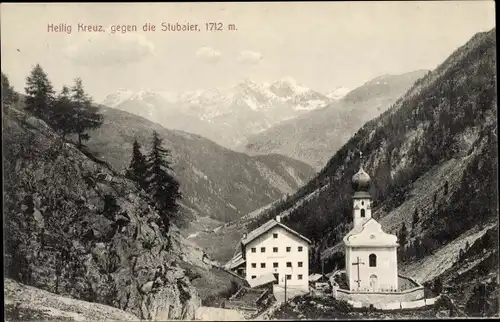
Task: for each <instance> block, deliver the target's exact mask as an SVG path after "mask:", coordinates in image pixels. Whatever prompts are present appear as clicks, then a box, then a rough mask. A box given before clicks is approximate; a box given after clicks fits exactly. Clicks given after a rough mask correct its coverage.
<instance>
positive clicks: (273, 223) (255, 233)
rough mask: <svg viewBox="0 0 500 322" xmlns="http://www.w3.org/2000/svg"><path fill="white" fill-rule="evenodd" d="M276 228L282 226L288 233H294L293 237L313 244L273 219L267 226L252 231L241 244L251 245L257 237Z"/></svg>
mask: <svg viewBox="0 0 500 322" xmlns="http://www.w3.org/2000/svg"><path fill="white" fill-rule="evenodd" d="M276 226H280V227H282V228H284V229H286V230H287V231H288V232H290V233H292V234H293V235H295V236H297V237H299V238H301V239H303V240H305V241H306V242H308V243H311V241H310V240H309V239H308V238H306V237H304V236H302V235H301V234H299V233H298V232H296V231H295V230H293V229H291V228H289V227H287V226H285V225H283V224H282V223H280V222H277V221H276V220H274V219H271V220H269V221H268V222H266V223H265V224H263V225H262V226H260V227H259V228H257V229H254V230H252V231H251V232H250V233H249V234H248V235H247V236H246V237H245V238H243V239H242V240H241V244H242V245H243V246H245V245H247V244H248V243H250V242H251V241H253V240H254V239H255V238H257V237H259V236H261V235H263V234H265V233H266V232H268V231H269V230H270V229H271V228H274V227H276Z"/></svg>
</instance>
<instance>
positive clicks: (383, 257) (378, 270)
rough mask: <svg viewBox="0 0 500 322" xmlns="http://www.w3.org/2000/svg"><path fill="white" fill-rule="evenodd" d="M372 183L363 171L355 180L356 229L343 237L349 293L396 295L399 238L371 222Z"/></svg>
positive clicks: (372, 219) (353, 182) (359, 172)
mask: <svg viewBox="0 0 500 322" xmlns="http://www.w3.org/2000/svg"><path fill="white" fill-rule="evenodd" d="M370 180H371V179H370V176H369V175H368V174H367V173H366V172H365V171H364V170H363V168H362V167H361V168H360V169H359V171H358V172H357V173H356V174H355V175H354V176H353V177H352V185H353V188H354V191H355V193H354V196H353V221H354V227H353V229H352V230H351V231H350V232H349V233H348V234H347V235H346V236H345V237H344V244H345V263H346V264H345V265H346V275H347V279H348V284H349V290H350V291H361V292H363V291H368V292H370V291H371V292H387V291H389V292H390V291H395V290H397V289H398V259H397V247H398V243H397V237H396V236H395V235H392V234H387V233H385V232H384V231H383V230H382V227H381V225H380V224H379V223H378V222H377V221H376V220H375V219H374V218H372V210H371V197H370V193H369V188H370Z"/></svg>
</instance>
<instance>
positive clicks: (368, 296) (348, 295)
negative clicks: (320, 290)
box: [333, 286, 424, 304]
mask: <svg viewBox="0 0 500 322" xmlns="http://www.w3.org/2000/svg"><path fill="white" fill-rule="evenodd" d="M333 295H334V297H335V298H337V299H342V300H351V301H355V302H361V303H369V304H377V303H394V302H397V303H399V302H412V301H417V300H420V299H423V298H424V287H423V286H419V287H416V288H413V289H410V290H407V291H403V292H351V291H347V290H343V289H337V290H334V292H333Z"/></svg>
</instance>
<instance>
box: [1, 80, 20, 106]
mask: <svg viewBox="0 0 500 322" xmlns="http://www.w3.org/2000/svg"><path fill="white" fill-rule="evenodd" d="M17 100H18V96H17V93H16V92H15V91H14V88H13V87H12V86H10V82H9V78H8V77H7V75H5V74H4V73H2V107H9V106H10V105H12V104H13V103H15V102H16V101H17Z"/></svg>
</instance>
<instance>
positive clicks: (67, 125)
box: [50, 86, 75, 138]
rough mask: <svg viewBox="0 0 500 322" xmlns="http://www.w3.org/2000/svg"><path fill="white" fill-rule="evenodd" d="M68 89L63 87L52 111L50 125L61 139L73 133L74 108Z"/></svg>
mask: <svg viewBox="0 0 500 322" xmlns="http://www.w3.org/2000/svg"><path fill="white" fill-rule="evenodd" d="M70 94H71V93H70V89H69V88H68V87H67V86H63V88H62V90H61V92H60V93H59V95H58V96H57V98H56V100H55V103H54V107H53V109H52V118H51V119H50V124H51V125H52V126H53V127H54V129H55V130H56V131H57V132H59V133H60V134H61V135H62V136H63V138H64V137H66V135H68V134H70V133H73V132H74V131H75V124H74V108H73V104H72V102H71V95H70Z"/></svg>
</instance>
